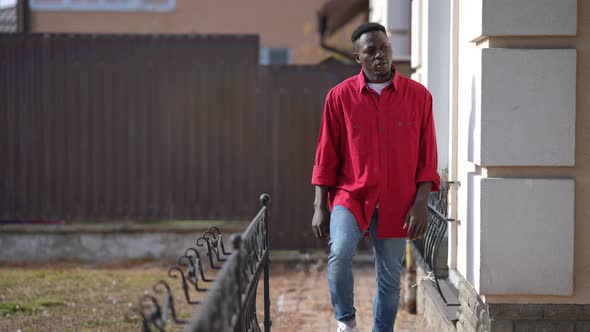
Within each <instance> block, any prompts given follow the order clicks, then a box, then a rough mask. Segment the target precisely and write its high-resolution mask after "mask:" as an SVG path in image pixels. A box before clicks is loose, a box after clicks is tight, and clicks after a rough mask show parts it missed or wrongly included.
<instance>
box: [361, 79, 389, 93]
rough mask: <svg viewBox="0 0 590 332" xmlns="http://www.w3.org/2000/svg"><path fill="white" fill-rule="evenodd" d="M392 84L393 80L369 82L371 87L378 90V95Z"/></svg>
mask: <svg viewBox="0 0 590 332" xmlns="http://www.w3.org/2000/svg"><path fill="white" fill-rule="evenodd" d="M390 84H391V81H387V82H384V83H367V85H368V86H369V88H371V89H373V90H375V92H377V94H378V95H381V91H383V89H385V88H386V87H388V86H389V85H390Z"/></svg>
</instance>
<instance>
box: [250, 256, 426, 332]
mask: <svg viewBox="0 0 590 332" xmlns="http://www.w3.org/2000/svg"><path fill="white" fill-rule="evenodd" d="M305 270H307V271H305ZM354 276H355V297H356V298H355V307H356V309H357V324H358V326H359V329H360V332H370V331H371V329H372V315H373V295H374V294H375V274H374V272H373V269H372V266H370V265H362V266H361V267H359V268H356V269H355V270H354ZM261 284H262V283H261ZM262 294H263V293H262V289H260V290H259V293H258V301H259V304H258V308H257V309H258V311H259V312H261V311H262V308H263V307H262V301H261V298H262ZM271 301H272V304H271V317H272V322H273V331H289V332H291V331H298V332H312V331H313V332H318V331H320V332H324V331H326V332H331V331H336V328H337V324H336V321H335V320H334V316H333V311H332V306H331V304H330V293H329V290H328V284H327V279H326V271H325V266H324V265H323V264H318V265H315V266H311V267H307V268H306V267H302V266H299V267H297V266H296V267H291V268H289V267H286V266H282V265H279V266H276V265H275V266H273V269H272V270H271ZM263 316H264V315H262V314H259V316H258V317H259V319H262V317H263ZM420 322H421V317H420V316H416V315H411V314H408V313H406V312H404V311H402V310H400V312H399V314H398V318H397V320H396V324H395V331H396V332H414V331H422V329H421V328H420V327H419V326H420ZM261 323H262V322H261Z"/></svg>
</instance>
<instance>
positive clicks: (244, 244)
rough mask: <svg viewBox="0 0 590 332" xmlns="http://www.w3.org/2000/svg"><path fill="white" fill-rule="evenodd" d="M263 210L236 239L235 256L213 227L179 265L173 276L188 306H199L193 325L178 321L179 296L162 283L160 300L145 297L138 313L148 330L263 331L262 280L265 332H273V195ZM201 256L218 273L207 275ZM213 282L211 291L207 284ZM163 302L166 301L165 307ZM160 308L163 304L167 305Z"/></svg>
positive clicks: (266, 198) (158, 286)
mask: <svg viewBox="0 0 590 332" xmlns="http://www.w3.org/2000/svg"><path fill="white" fill-rule="evenodd" d="M260 202H261V204H262V208H261V209H260V211H259V212H258V214H257V215H256V217H254V219H253V220H252V221H251V222H250V224H249V225H248V227H247V228H246V230H245V231H244V232H243V233H242V234H236V235H233V236H232V238H231V243H232V249H231V252H228V251H226V249H225V246H224V242H223V234H222V232H221V231H220V230H219V229H218V228H217V227H210V228H209V229H208V230H207V231H206V232H204V233H203V234H202V235H201V236H200V237H199V238H197V239H196V241H195V244H196V248H188V249H186V251H185V252H184V254H183V255H182V256H180V257H178V260H177V265H176V266H173V267H171V268H170V269H169V271H168V276H169V277H170V278H175V279H178V280H179V282H180V284H181V288H182V290H183V293H184V297H185V300H186V302H187V303H189V304H192V305H198V307H197V309H196V311H195V312H194V314H193V316H192V318H191V319H190V321H186V320H181V319H178V315H177V312H176V310H175V307H174V297H173V295H172V290H171V287H170V286H169V284H168V283H167V282H166V281H164V280H160V281H158V282H156V283H155V284H154V286H153V291H154V293H155V294H154V295H150V294H145V295H143V296H142V297H141V298H140V300H139V306H138V307H137V308H136V310H135V311H136V312H137V313H138V314H139V315H140V316H141V317H142V328H143V331H144V332H147V331H152V330H155V331H165V327H166V324H167V323H169V322H170V321H172V322H173V323H175V324H182V325H185V328H184V330H185V331H191V332H215V331H234V332H242V331H252V332H257V331H261V329H260V325H259V322H258V318H257V315H256V295H257V289H258V284H259V281H260V278H261V277H263V278H264V331H265V332H270V329H271V320H270V293H269V278H270V271H269V263H270V261H269V251H268V250H269V241H268V221H269V211H268V208H269V203H270V196H269V195H267V194H263V195H262V196H260ZM200 252H201V253H202V252H204V253H205V254H206V255H207V259H206V261H208V263H209V266H210V268H211V269H213V270H219V272H218V273H217V275H216V276H215V277H214V278H213V277H208V276H206V273H205V270H204V269H203V264H204V263H203V260H202V259H201V254H200ZM207 282H212V284H211V287H210V288H205V287H203V285H202V284H204V283H207ZM195 291H196V292H207V293H206V296H205V298H204V300H203V301H199V300H196V299H194V298H192V297H191V294H194V292H195ZM161 300H163V302H161ZM160 303H163V305H161V304H160Z"/></svg>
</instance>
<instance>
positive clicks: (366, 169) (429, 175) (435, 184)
mask: <svg viewBox="0 0 590 332" xmlns="http://www.w3.org/2000/svg"><path fill="white" fill-rule="evenodd" d="M351 39H352V43H353V47H354V57H355V59H356V62H358V63H359V64H361V65H362V70H361V72H360V73H359V74H358V75H356V76H353V77H351V78H349V79H347V80H345V81H344V82H342V83H340V84H338V85H337V86H336V87H334V88H333V89H332V90H331V91H330V92H329V93H328V95H327V97H326V103H325V107H324V114H323V118H322V125H321V129H320V134H319V139H318V146H317V151H316V159H315V165H314V169H313V175H312V184H313V185H315V186H316V194H315V202H314V206H315V213H314V216H313V220H312V228H313V231H314V233H315V235H316V236H317V237H318V238H327V237H329V239H330V241H329V246H330V254H329V258H328V284H329V287H330V295H331V299H332V305H333V307H334V313H335V318H336V320H337V321H338V331H358V328H357V327H356V320H355V309H354V294H353V283H354V282H353V274H352V257H353V256H354V254H355V252H356V247H357V245H358V242H359V241H360V240H361V238H362V237H363V236H365V235H367V234H368V235H370V237H371V242H372V244H373V253H374V257H375V270H376V274H377V294H376V295H375V300H374V303H373V320H374V324H373V331H374V332H382V331H393V325H394V323H395V317H396V315H397V309H398V305H399V290H400V275H401V271H402V259H403V256H404V253H405V248H406V238H408V239H410V240H413V239H417V238H419V237H421V236H422V235H424V233H425V232H426V226H427V223H428V216H427V213H428V205H427V204H428V193H429V192H430V191H437V190H438V189H439V185H440V178H439V175H438V173H437V151H436V135H435V130H434V119H433V115H432V96H431V95H430V93H429V92H428V90H426V88H425V87H424V86H422V85H420V84H419V83H417V82H414V81H412V80H410V79H408V78H406V77H403V76H401V75H400V74H399V73H397V71H396V69H395V66H393V63H392V50H391V44H390V43H389V39H388V37H387V34H386V30H385V28H384V27H383V26H382V25H380V24H377V23H365V24H362V25H361V26H359V27H358V28H357V29H356V30H355V31H354V32H353V33H352V38H351ZM330 209H331V212H330Z"/></svg>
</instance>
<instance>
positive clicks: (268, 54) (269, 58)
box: [260, 47, 291, 65]
mask: <svg viewBox="0 0 590 332" xmlns="http://www.w3.org/2000/svg"><path fill="white" fill-rule="evenodd" d="M290 63H291V50H290V49H289V48H286V47H262V48H261V49H260V64H261V65H288V64H290Z"/></svg>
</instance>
